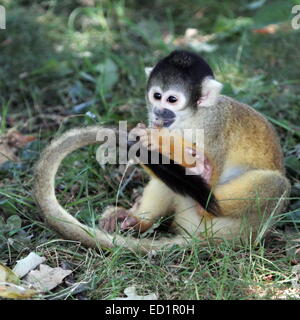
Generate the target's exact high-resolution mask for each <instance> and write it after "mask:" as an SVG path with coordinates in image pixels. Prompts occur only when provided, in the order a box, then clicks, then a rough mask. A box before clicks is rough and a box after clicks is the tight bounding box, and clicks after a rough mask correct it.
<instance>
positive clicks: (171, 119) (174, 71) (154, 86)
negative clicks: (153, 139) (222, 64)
mask: <svg viewBox="0 0 300 320" xmlns="http://www.w3.org/2000/svg"><path fill="white" fill-rule="evenodd" d="M145 72H146V74H147V76H148V84H147V93H146V101H147V105H148V109H149V118H150V119H149V120H150V122H151V123H152V124H153V125H154V126H157V127H170V126H172V125H173V126H176V123H178V122H180V121H181V120H183V119H184V118H186V117H191V116H192V114H193V113H194V112H195V111H197V110H198V108H201V107H212V106H214V105H215V103H216V100H217V98H218V95H219V93H220V91H221V89H222V84H221V83H219V82H218V81H216V80H215V79H214V75H213V72H212V70H211V68H210V66H209V65H208V64H207V62H205V61H204V60H203V58H201V57H200V56H199V55H197V54H195V53H192V52H188V51H183V50H176V51H173V52H172V53H170V54H169V55H168V56H167V57H165V58H163V59H162V60H161V61H159V62H158V63H157V65H156V66H155V67H153V68H146V69H145Z"/></svg>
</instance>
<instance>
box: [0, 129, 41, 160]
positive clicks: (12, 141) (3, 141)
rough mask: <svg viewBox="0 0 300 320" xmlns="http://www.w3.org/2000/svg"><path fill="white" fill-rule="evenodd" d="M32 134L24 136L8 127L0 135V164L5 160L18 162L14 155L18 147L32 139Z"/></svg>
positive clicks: (33, 138)
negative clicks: (5, 132)
mask: <svg viewBox="0 0 300 320" xmlns="http://www.w3.org/2000/svg"><path fill="white" fill-rule="evenodd" d="M35 139H36V138H35V137H33V136H26V135H23V134H21V133H20V132H18V131H17V130H16V129H10V130H9V131H8V133H7V134H6V135H2V136H0V165H1V164H3V163H4V162H6V161H13V162H18V161H19V158H18V157H17V156H16V152H17V150H18V148H23V147H24V146H25V145H26V144H27V143H29V142H31V141H34V140H35Z"/></svg>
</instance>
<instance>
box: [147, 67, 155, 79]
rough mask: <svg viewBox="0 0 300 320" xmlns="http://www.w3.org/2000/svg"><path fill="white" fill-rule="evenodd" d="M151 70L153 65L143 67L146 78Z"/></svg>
mask: <svg viewBox="0 0 300 320" xmlns="http://www.w3.org/2000/svg"><path fill="white" fill-rule="evenodd" d="M152 70H153V67H146V68H145V73H146V76H147V78H149V76H150V73H151V71H152Z"/></svg>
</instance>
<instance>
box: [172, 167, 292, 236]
mask: <svg viewBox="0 0 300 320" xmlns="http://www.w3.org/2000/svg"><path fill="white" fill-rule="evenodd" d="M289 191H290V184H289V182H288V180H287V179H286V178H285V177H284V176H283V175H282V174H281V173H280V172H277V171H271V170H251V171H248V172H246V173H244V174H242V175H241V176H239V177H237V178H235V179H233V180H231V181H229V182H228V183H226V184H221V185H219V186H217V187H216V188H215V190H214V194H215V196H216V198H217V199H218V201H219V205H220V208H221V212H222V214H223V216H221V217H212V218H209V217H207V215H206V212H205V210H204V209H201V208H199V206H197V204H196V203H195V202H194V201H193V200H192V199H190V198H186V197H181V196H180V197H179V196H178V197H176V200H177V201H176V215H175V219H174V223H173V225H172V226H173V227H175V228H176V230H177V232H179V233H190V234H193V235H196V236H199V237H200V238H211V237H215V238H222V239H235V238H240V237H243V238H245V239H247V238H248V237H249V234H250V232H252V233H253V235H255V234H256V233H257V231H258V229H259V226H260V225H261V223H263V222H264V221H265V220H266V219H267V217H268V216H269V215H270V214H271V213H272V211H273V210H275V211H276V212H274V214H276V213H278V212H279V211H280V210H281V209H282V208H283V206H284V200H283V199H281V197H282V196H284V197H287V196H288V195H289Z"/></svg>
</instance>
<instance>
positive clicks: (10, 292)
mask: <svg viewBox="0 0 300 320" xmlns="http://www.w3.org/2000/svg"><path fill="white" fill-rule="evenodd" d="M36 295H37V292H36V291H35V290H32V289H28V288H24V287H21V286H17V285H15V284H13V283H1V284H0V297H1V298H7V299H29V298H32V297H33V296H36Z"/></svg>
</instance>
